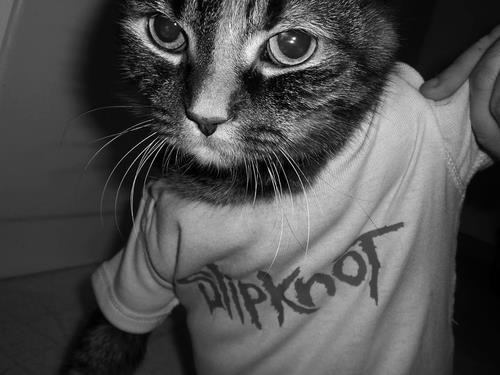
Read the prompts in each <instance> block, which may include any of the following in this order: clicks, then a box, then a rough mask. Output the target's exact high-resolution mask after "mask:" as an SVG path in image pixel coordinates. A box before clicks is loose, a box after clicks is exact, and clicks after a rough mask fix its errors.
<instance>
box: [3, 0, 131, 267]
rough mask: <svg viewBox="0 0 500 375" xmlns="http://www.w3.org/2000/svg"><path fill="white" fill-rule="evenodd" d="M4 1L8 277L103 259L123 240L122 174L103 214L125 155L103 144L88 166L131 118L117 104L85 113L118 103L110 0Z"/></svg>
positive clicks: (5, 261) (5, 264) (5, 246)
mask: <svg viewBox="0 0 500 375" xmlns="http://www.w3.org/2000/svg"><path fill="white" fill-rule="evenodd" d="M0 4H1V5H0V15H1V16H0V41H1V40H3V43H2V45H1V46H2V50H1V54H0V58H1V60H0V129H1V136H0V172H1V173H0V277H7V276H13V275H19V274H25V273H31V272H39V271H44V270H48V269H55V268H62V267H69V266H74V265H80V264H86V263H92V262H95V261H97V260H100V259H102V258H103V257H106V256H107V255H108V254H109V253H110V251H112V250H113V249H115V248H116V247H117V246H119V245H120V242H121V241H120V240H119V239H118V240H117V230H116V229H115V224H114V218H113V216H114V212H115V208H114V195H115V192H116V182H115V180H113V181H112V183H111V186H110V189H109V190H108V191H109V194H108V195H106V199H105V200H104V206H103V208H102V213H103V220H102V222H101V220H99V216H100V212H101V209H100V207H99V196H100V193H101V191H102V188H103V186H104V185H105V181H106V179H107V176H108V174H109V171H110V170H111V168H110V166H111V165H113V164H114V163H115V162H116V157H117V155H114V154H112V153H110V152H103V154H102V156H101V157H99V158H97V159H96V161H95V163H94V164H93V165H92V167H91V168H90V169H88V170H87V171H84V167H85V164H86V162H87V161H88V160H89V158H90V157H91V155H92V154H93V153H94V152H95V151H97V149H98V148H99V147H100V145H102V142H95V139H96V138H99V137H102V136H104V135H106V134H110V133H112V132H113V131H116V129H117V128H118V127H117V125H116V124H117V122H119V121H120V122H121V123H120V124H119V125H125V124H128V125H131V124H130V121H131V120H130V119H129V118H126V117H119V116H118V115H117V114H116V112H120V110H118V109H117V110H114V111H113V110H102V111H97V112H96V113H91V114H85V115H82V114H84V113H85V112H86V111H88V110H90V109H93V108H96V107H101V106H110V105H115V104H117V100H116V98H114V97H113V95H112V92H111V91H110V90H112V88H111V87H112V85H111V83H110V84H109V85H108V83H109V82H107V79H108V78H109V76H108V75H107V71H105V69H111V68H110V67H109V66H106V64H111V62H110V59H111V57H112V56H111V57H110V53H109V45H110V44H112V43H108V42H110V40H108V39H109V37H106V36H105V37H104V38H103V37H102V36H101V35H97V34H98V33H100V32H102V33H103V35H112V33H111V32H108V30H107V29H106V28H109V27H111V26H109V25H111V24H113V20H112V19H108V20H107V19H106V16H109V14H110V13H109V11H108V10H107V9H106V7H107V6H108V5H107V4H108V3H107V2H103V1H102V0H85V1H79V0H65V1H59V0H44V1H37V0H24V1H20V0H18V1H15V0H14V1H7V2H5V0H2V2H1V3H0ZM10 10H13V11H12V12H10ZM9 13H10V14H11V16H10V20H9V21H8V22H7V20H8V17H7V16H8V15H9ZM2 34H3V36H4V38H1V37H2ZM102 39H106V43H107V44H108V46H107V48H108V50H105V46H104V45H102ZM100 43H101V46H100ZM99 48H100V49H99ZM96 66H100V68H97V69H96ZM103 87H107V88H106V89H103ZM110 113H111V115H110ZM122 114H123V111H121V112H120V113H119V115H120V116H121V115H122ZM127 121H128V123H127ZM125 195H126V194H125ZM125 200H126V199H125ZM123 202H124V199H120V200H119V203H118V213H120V212H121V208H122V207H123ZM119 216H120V215H119ZM118 221H122V220H121V218H120V217H119V219H118Z"/></svg>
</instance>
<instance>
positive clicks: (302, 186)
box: [278, 147, 311, 257]
mask: <svg viewBox="0 0 500 375" xmlns="http://www.w3.org/2000/svg"><path fill="white" fill-rule="evenodd" d="M278 151H279V152H280V153H281V154H282V155H283V157H284V158H285V160H286V161H288V163H289V164H290V166H291V167H292V169H293V171H294V172H295V174H296V176H297V179H298V181H299V184H300V186H301V188H302V193H303V196H304V203H305V205H306V219H307V240H306V249H305V256H306V257H307V255H308V253H309V244H310V238H311V212H310V208H309V199H308V197H307V191H306V188H305V185H304V182H303V181H302V178H301V177H300V174H299V172H298V171H297V169H298V170H300V172H301V173H302V174H303V172H302V170H301V169H300V167H299V165H297V163H296V162H295V161H294V160H293V159H292V157H291V156H290V155H289V154H288V152H287V151H286V150H284V149H283V148H282V147H278ZM306 181H307V178H306ZM307 182H308V181H307Z"/></svg>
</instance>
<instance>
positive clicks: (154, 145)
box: [115, 138, 166, 222]
mask: <svg viewBox="0 0 500 375" xmlns="http://www.w3.org/2000/svg"><path fill="white" fill-rule="evenodd" d="M165 142H166V140H165V139H161V138H160V139H155V140H154V141H153V142H151V144H150V145H149V146H148V149H149V151H147V152H145V153H143V154H142V158H141V160H140V162H139V165H138V166H137V170H136V172H135V175H134V179H133V181H132V187H131V189H130V198H129V200H130V217H131V218H132V222H134V193H135V185H136V182H137V179H138V177H139V174H140V173H141V170H142V168H144V166H145V165H146V164H147V162H148V159H151V163H150V165H149V168H148V170H147V171H146V174H145V175H144V181H143V184H142V191H144V190H145V188H146V182H147V179H148V176H149V173H150V172H151V168H152V167H153V163H154V161H155V159H156V157H157V156H158V154H159V153H160V151H161V149H162V147H163V146H164V145H165ZM115 203H116V201H115ZM115 211H116V207H115Z"/></svg>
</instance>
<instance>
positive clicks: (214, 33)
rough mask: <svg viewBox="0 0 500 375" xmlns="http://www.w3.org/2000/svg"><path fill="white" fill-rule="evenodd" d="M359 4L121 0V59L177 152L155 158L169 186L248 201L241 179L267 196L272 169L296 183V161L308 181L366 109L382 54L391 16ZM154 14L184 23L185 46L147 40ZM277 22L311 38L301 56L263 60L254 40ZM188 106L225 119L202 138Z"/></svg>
mask: <svg viewBox="0 0 500 375" xmlns="http://www.w3.org/2000/svg"><path fill="white" fill-rule="evenodd" d="M362 3H363V4H361V1H360V0H336V1H330V0H171V1H167V0H145V1H138V0H137V1H135V0H128V1H127V6H126V12H125V16H124V20H123V24H124V30H125V32H124V38H123V41H124V68H125V71H126V74H127V77H128V78H129V79H130V80H132V81H133V82H135V84H136V85H137V87H138V92H140V94H141V96H142V99H146V101H148V102H149V103H150V105H151V106H152V108H153V109H152V110H151V111H150V112H148V113H147V114H148V115H152V116H153V117H154V118H155V121H156V123H157V130H159V131H160V132H161V134H162V136H163V137H165V139H166V140H167V142H168V144H169V145H170V146H171V147H175V148H176V155H178V156H177V157H176V158H175V161H171V162H170V163H168V165H166V166H165V168H164V174H165V177H167V181H168V183H169V184H170V185H171V187H172V189H174V190H176V191H178V192H179V193H182V194H183V195H184V196H186V197H188V198H191V199H203V200H208V201H210V202H213V203H217V204H228V203H238V202H241V201H244V200H245V199H252V197H253V195H254V194H249V193H248V185H249V184H252V183H254V182H256V181H257V180H258V185H259V188H258V191H257V194H256V195H257V196H258V197H260V198H272V197H273V195H274V194H275V188H274V187H273V183H272V180H273V179H274V178H276V177H279V178H280V179H282V181H281V182H283V183H282V185H283V186H284V185H285V183H284V181H285V179H286V180H287V181H289V183H287V187H286V188H285V189H284V190H285V192H291V193H296V192H298V191H299V190H300V185H301V183H300V181H299V180H300V178H299V176H297V173H296V171H295V169H297V168H300V169H301V171H302V172H303V174H304V175H305V176H304V177H305V178H304V179H307V180H308V181H309V182H310V183H313V182H314V178H315V176H317V174H318V173H319V171H320V170H321V168H322V167H323V166H324V164H325V163H326V162H327V161H328V160H329V159H330V158H332V157H334V156H335V154H336V153H338V152H339V151H340V150H341V149H342V148H343V147H344V146H345V145H346V143H347V142H348V140H349V138H350V137H351V136H352V134H353V132H354V131H355V130H356V129H357V127H358V126H359V124H360V122H361V121H362V120H363V119H364V118H365V116H366V114H367V113H368V112H369V111H370V110H373V109H374V107H375V106H376V103H377V99H378V98H379V97H380V94H381V92H382V90H383V87H384V84H385V79H386V75H387V74H388V72H389V71H390V69H391V67H392V64H393V54H394V50H395V48H396V44H397V43H396V37H395V33H394V31H393V28H392V26H391V24H390V22H388V20H387V17H386V16H385V15H384V13H383V12H382V11H381V10H380V9H379V7H378V6H376V5H375V4H373V3H372V2H366V1H363V2H362ZM153 13H161V14H164V15H166V16H168V17H170V18H172V19H173V20H176V21H177V22H178V23H179V25H180V26H181V27H182V28H183V29H184V30H185V33H186V35H187V38H188V49H187V51H186V52H185V53H184V54H171V53H168V52H165V51H163V50H162V49H160V48H158V47H157V46H156V45H155V44H154V43H153V42H152V41H151V38H150V37H149V36H148V33H147V17H148V16H149V15H151V14H153ZM287 29H301V30H304V31H306V32H308V33H310V34H311V35H314V36H315V37H316V38H317V39H318V48H317V51H316V53H315V55H314V56H313V57H312V58H311V59H310V60H308V61H307V62H306V63H304V64H301V65H299V66H296V67H290V68H282V67H278V66H276V65H274V64H272V63H271V62H270V61H269V59H268V58H267V57H266V53H265V46H266V42H267V40H268V39H269V38H270V37H271V36H272V35H274V34H276V33H278V32H281V31H284V30H287ZM188 108H191V109H193V110H195V111H196V112H197V113H200V114H201V115H203V116H215V117H220V118H229V119H230V121H228V122H226V123H224V124H222V125H221V126H219V127H218V128H217V131H216V132H215V134H213V135H212V136H211V137H209V138H207V137H205V136H203V135H202V134H201V133H200V131H199V130H198V128H197V127H196V125H195V124H193V122H192V121H189V120H187V118H186V109H188ZM284 154H286V157H285V156H284ZM179 155H180V156H179ZM269 164H273V168H274V167H276V166H278V165H279V166H280V168H277V169H278V170H279V172H278V173H277V175H279V176H269V173H268V170H269V168H268V167H269ZM186 166H189V168H187V167H186ZM250 166H251V168H250ZM250 170H252V171H256V172H251V173H249V171H250ZM249 180H250V182H249ZM288 185H289V186H288ZM220 192H222V193H220Z"/></svg>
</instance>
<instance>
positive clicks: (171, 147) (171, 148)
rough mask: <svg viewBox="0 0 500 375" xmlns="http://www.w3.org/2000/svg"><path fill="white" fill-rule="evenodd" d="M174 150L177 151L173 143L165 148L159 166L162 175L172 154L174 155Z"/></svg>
mask: <svg viewBox="0 0 500 375" xmlns="http://www.w3.org/2000/svg"><path fill="white" fill-rule="evenodd" d="M176 149H177V147H176V145H175V144H173V143H169V144H168V145H167V147H166V148H165V151H164V153H163V160H162V164H161V170H162V173H164V172H165V171H166V170H167V168H168V165H169V164H170V158H171V157H172V154H173V153H174V150H176Z"/></svg>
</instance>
